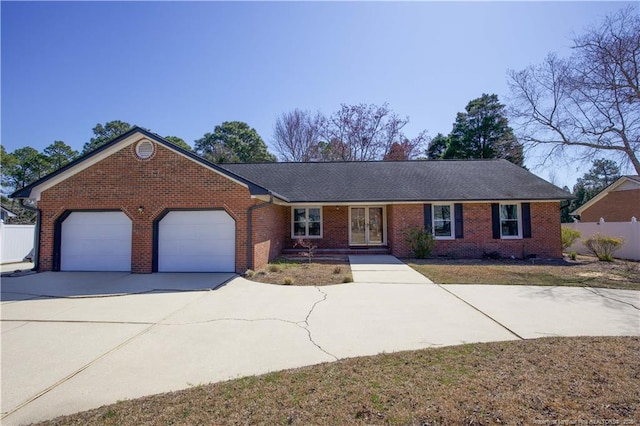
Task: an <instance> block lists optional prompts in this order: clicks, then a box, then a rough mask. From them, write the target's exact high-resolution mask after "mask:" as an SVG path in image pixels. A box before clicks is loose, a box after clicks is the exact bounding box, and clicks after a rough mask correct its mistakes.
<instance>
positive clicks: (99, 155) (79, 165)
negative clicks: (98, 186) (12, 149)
mask: <svg viewBox="0 0 640 426" xmlns="http://www.w3.org/2000/svg"><path fill="white" fill-rule="evenodd" d="M143 139H149V140H152V141H153V142H156V143H158V144H160V145H162V146H164V147H165V148H168V149H170V150H172V151H174V152H176V153H177V154H179V155H182V156H184V157H187V158H188V159H190V160H191V161H194V162H196V163H198V164H200V165H201V166H203V167H206V168H208V169H211V170H213V171H214V172H216V173H218V174H220V175H222V176H225V177H226V178H228V179H230V180H232V181H234V182H236V183H239V184H241V185H243V186H245V187H247V188H249V191H250V192H251V194H253V195H264V194H268V193H269V191H268V190H267V189H265V188H262V187H261V186H260V185H256V184H255V183H253V182H251V181H249V180H247V179H245V178H243V177H241V176H237V175H236V174H235V173H233V172H231V171H229V170H226V169H223V168H221V167H220V166H218V165H216V164H214V163H211V162H209V161H207V160H205V159H204V158H202V157H200V156H198V155H196V154H194V153H193V152H190V151H187V150H185V149H182V148H180V147H179V146H176V145H175V144H173V143H171V142H169V141H167V140H166V139H164V138H163V137H161V136H159V135H156V134H155V133H151V132H149V131H148V130H145V129H143V128H140V127H134V128H133V129H131V130H129V131H128V132H126V133H124V134H123V135H121V136H119V137H117V138H115V139H113V140H112V141H110V142H107V143H106V144H104V145H102V146H100V147H98V148H97V149H95V150H93V151H91V152H89V153H87V154H85V155H83V156H81V157H79V158H77V159H75V160H74V161H72V162H71V163H69V164H67V165H65V166H64V167H62V168H60V169H58V170H56V171H54V172H53V173H50V174H49V175H47V176H45V177H43V178H41V179H39V180H38V181H36V182H34V183H32V184H31V185H28V186H26V187H24V188H22V189H19V190H17V191H15V192H14V193H13V194H11V195H10V198H29V199H35V200H38V199H39V198H40V194H41V193H42V192H43V191H45V190H46V189H48V188H51V187H52V186H54V185H57V184H58V183H60V182H62V181H64V180H65V179H67V178H69V177H71V176H73V175H75V174H77V173H79V172H81V171H82V170H85V169H87V168H88V167H91V166H92V165H94V164H96V163H98V162H99V161H102V160H103V159H105V158H107V157H108V156H110V155H111V154H113V153H115V152H117V151H119V150H121V149H122V148H124V147H126V146H129V145H132V144H134V143H137V142H139V141H141V140H143Z"/></svg>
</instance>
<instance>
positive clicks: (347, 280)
mask: <svg viewBox="0 0 640 426" xmlns="http://www.w3.org/2000/svg"><path fill="white" fill-rule="evenodd" d="M342 282H343V283H345V284H346V283H352V282H353V277H352V276H351V275H345V276H344V277H342Z"/></svg>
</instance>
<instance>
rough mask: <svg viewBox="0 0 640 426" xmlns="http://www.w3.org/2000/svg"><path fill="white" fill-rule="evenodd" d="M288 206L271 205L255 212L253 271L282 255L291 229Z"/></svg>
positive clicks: (253, 223)
mask: <svg viewBox="0 0 640 426" xmlns="http://www.w3.org/2000/svg"><path fill="white" fill-rule="evenodd" d="M289 211H290V207H288V206H278V205H275V204H271V205H269V206H266V207H261V208H258V209H255V210H254V211H253V222H252V227H253V236H252V238H253V241H252V243H253V266H252V268H253V269H260V268H262V267H264V266H265V265H266V264H267V263H269V262H270V261H272V260H273V259H275V258H276V257H278V256H279V255H280V253H281V252H282V249H283V248H284V246H285V240H286V238H287V235H288V234H287V233H288V231H289V229H290V225H289Z"/></svg>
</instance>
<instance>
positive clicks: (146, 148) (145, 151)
mask: <svg viewBox="0 0 640 426" xmlns="http://www.w3.org/2000/svg"><path fill="white" fill-rule="evenodd" d="M153 151H154V147H153V143H151V141H149V140H147V139H143V140H141V141H140V142H138V144H137V145H136V155H137V156H138V158H141V159H143V160H146V159H147V158H150V157H151V156H152V155H153Z"/></svg>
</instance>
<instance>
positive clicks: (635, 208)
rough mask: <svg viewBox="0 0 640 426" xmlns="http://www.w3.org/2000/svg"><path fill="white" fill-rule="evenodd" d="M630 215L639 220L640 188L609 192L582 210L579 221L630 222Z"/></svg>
mask: <svg viewBox="0 0 640 426" xmlns="http://www.w3.org/2000/svg"><path fill="white" fill-rule="evenodd" d="M632 216H635V217H636V219H638V220H640V189H631V190H626V191H611V192H609V193H608V194H607V195H606V196H605V197H604V198H602V199H601V200H598V201H596V202H595V203H593V205H591V206H589V207H588V208H586V209H585V210H584V211H583V212H582V214H581V215H580V222H598V221H600V218H601V217H602V218H604V220H605V222H630V221H631V217H632Z"/></svg>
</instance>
